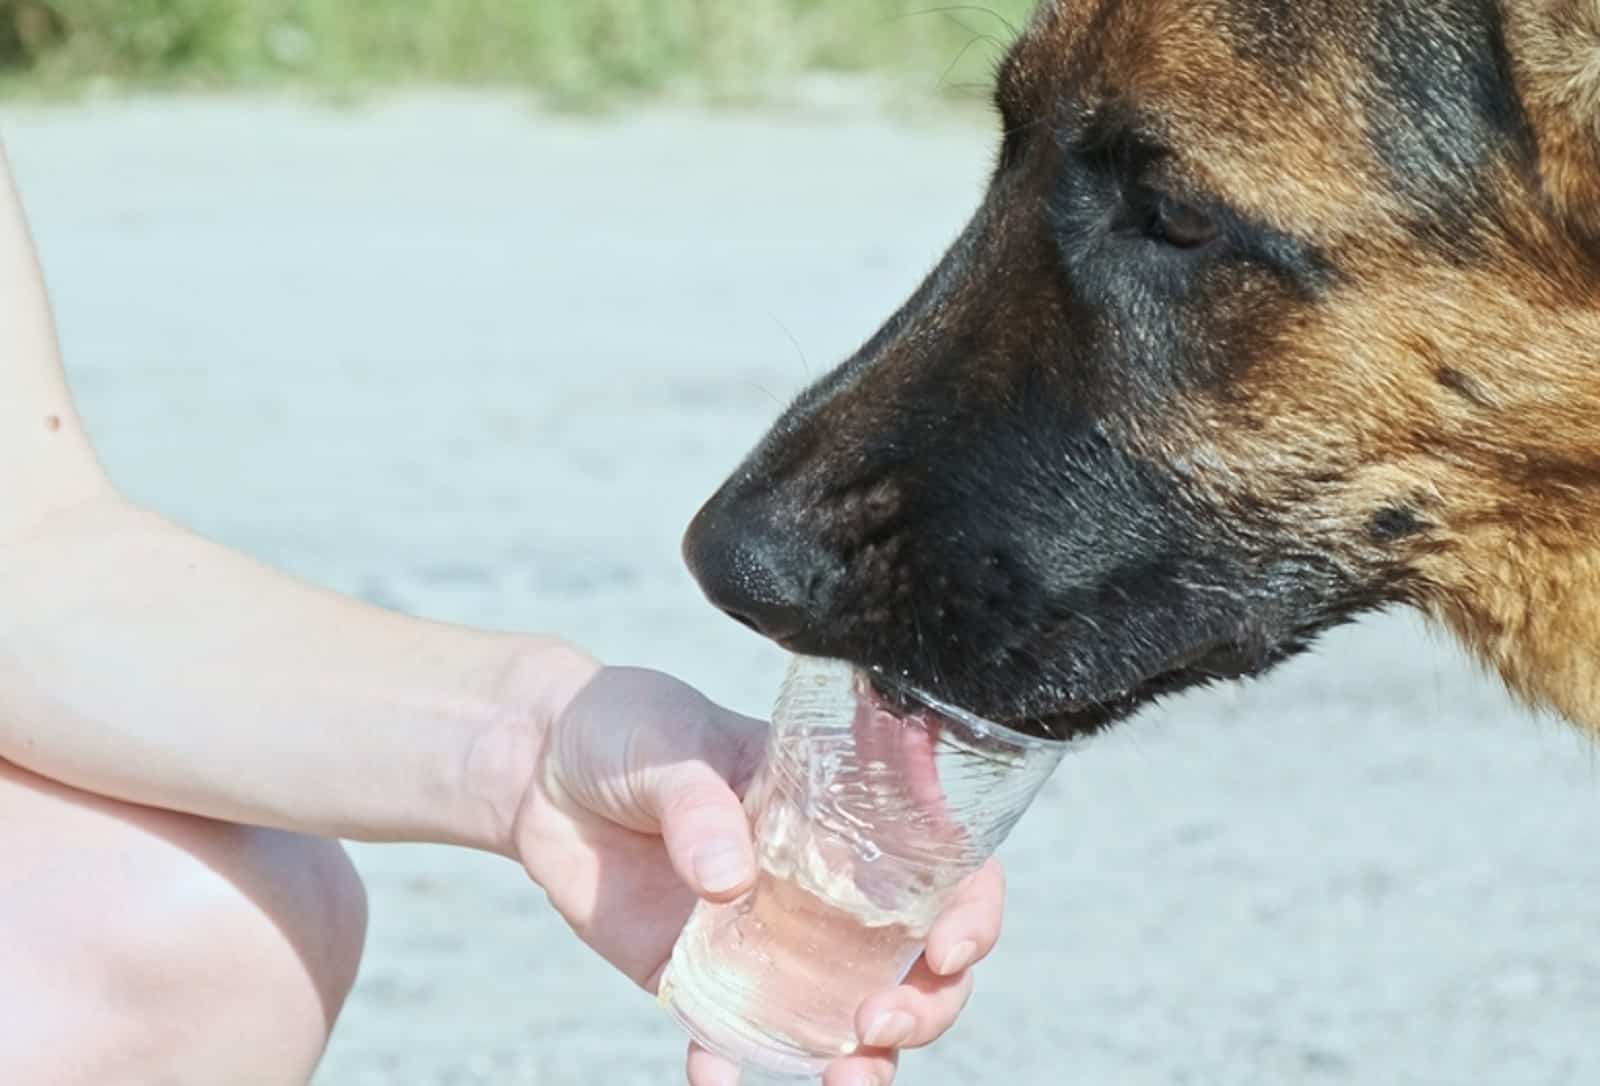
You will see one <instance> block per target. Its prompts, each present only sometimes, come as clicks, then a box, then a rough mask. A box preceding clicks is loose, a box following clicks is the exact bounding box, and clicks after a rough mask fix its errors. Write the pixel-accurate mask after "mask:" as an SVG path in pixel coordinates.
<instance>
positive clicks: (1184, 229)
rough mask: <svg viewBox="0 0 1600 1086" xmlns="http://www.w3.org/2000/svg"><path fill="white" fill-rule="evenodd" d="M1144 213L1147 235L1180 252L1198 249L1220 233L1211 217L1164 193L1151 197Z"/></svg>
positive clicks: (1154, 194) (1151, 195)
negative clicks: (1181, 250)
mask: <svg viewBox="0 0 1600 1086" xmlns="http://www.w3.org/2000/svg"><path fill="white" fill-rule="evenodd" d="M1144 210H1145V222H1144V232H1145V233H1146V234H1148V235H1149V236H1150V237H1152V238H1154V239H1156V240H1157V241H1164V242H1166V243H1167V244H1168V245H1171V246H1173V247H1174V248H1177V249H1198V248H1200V247H1201V246H1203V245H1207V244H1209V243H1211V242H1213V241H1215V240H1217V236H1218V235H1219V234H1220V233H1221V230H1220V229H1219V228H1218V226H1217V222H1216V220H1215V219H1213V218H1212V217H1211V216H1210V215H1207V214H1206V213H1205V212H1203V211H1201V210H1200V209H1199V208H1196V207H1193V206H1192V205H1189V204H1186V203H1183V202H1182V201H1181V200H1175V199H1173V198H1172V197H1171V196H1168V195H1166V194H1165V193H1160V192H1155V193H1150V194H1148V202H1147V203H1146V206H1145V209H1144Z"/></svg>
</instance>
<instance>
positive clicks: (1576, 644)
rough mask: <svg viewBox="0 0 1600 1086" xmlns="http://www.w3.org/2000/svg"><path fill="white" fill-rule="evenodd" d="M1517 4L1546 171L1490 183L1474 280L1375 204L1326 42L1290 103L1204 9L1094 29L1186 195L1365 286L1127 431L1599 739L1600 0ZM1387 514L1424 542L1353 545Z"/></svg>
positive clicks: (1345, 69)
mask: <svg viewBox="0 0 1600 1086" xmlns="http://www.w3.org/2000/svg"><path fill="white" fill-rule="evenodd" d="M1508 9H1509V10H1508V12H1507V15H1508V23H1507V31H1508V35H1509V41H1508V46H1509V48H1510V51H1511V54H1512V57H1513V62H1514V66H1515V69H1516V74H1517V78H1518V80H1519V83H1520V93H1521V96H1522V98H1523V105H1524V107H1525V109H1526V111H1527V113H1528V117H1529V123H1530V125H1531V126H1532V128H1533V131H1534V133H1535V136H1536V139H1537V143H1538V147H1539V153H1540V177H1539V178H1536V179H1532V180H1531V181H1530V179H1528V178H1525V177H1519V176H1515V175H1511V174H1508V175H1507V176H1506V177H1504V178H1502V179H1501V181H1500V185H1501V187H1502V188H1503V189H1504V191H1505V192H1506V193H1507V194H1508V195H1509V196H1510V197H1511V201H1510V202H1511V203H1512V205H1513V207H1516V208H1520V217H1519V216H1513V218H1512V221H1510V222H1509V223H1507V224H1506V230H1505V233H1504V236H1502V237H1499V238H1497V239H1496V243H1495V245H1494V248H1493V249H1492V251H1490V252H1489V253H1487V254H1485V255H1484V257H1483V258H1482V259H1480V260H1476V261H1474V262H1472V263H1471V265H1470V266H1452V265H1450V264H1448V263H1446V262H1443V261H1437V260H1430V259H1429V258H1427V257H1424V256H1422V255H1421V254H1419V253H1418V252H1417V251H1416V250H1415V247H1414V245H1412V244H1411V243H1409V242H1408V240H1407V236H1406V234H1405V232H1404V231H1403V229H1402V228H1401V227H1400V225H1399V222H1398V219H1397V216H1396V215H1395V209H1394V208H1393V207H1391V206H1388V205H1387V204H1386V203H1385V202H1384V201H1385V197H1384V195H1383V192H1384V187H1383V185H1382V184H1381V183H1379V182H1378V181H1377V180H1376V178H1377V177H1378V171H1379V166H1378V164H1377V163H1376V162H1375V161H1374V160H1373V158H1372V153H1371V151H1370V149H1369V147H1368V145H1367V144H1366V143H1365V142H1364V141H1363V140H1362V137H1361V131H1360V119H1359V118H1354V117H1352V116H1351V115H1350V109H1351V105H1350V102H1351V97H1350V95H1348V94H1347V93H1345V92H1346V89H1347V88H1348V86H1349V85H1350V83H1351V81H1352V80H1354V79H1356V78H1358V76H1357V74H1356V72H1357V71H1358V68H1359V65H1358V64H1356V63H1355V62H1353V61H1352V62H1349V63H1346V61H1345V59H1344V57H1343V54H1342V53H1341V51H1340V48H1338V47H1337V44H1335V47H1333V48H1330V49H1329V50H1328V51H1327V52H1326V53H1325V54H1324V55H1321V56H1319V57H1317V58H1315V61H1314V62H1311V63H1309V64H1308V68H1309V69H1310V70H1309V71H1308V72H1307V73H1306V78H1305V80H1304V83H1303V85H1302V86H1301V87H1300V88H1298V91H1297V94H1296V95H1295V96H1294V97H1293V98H1292V100H1290V99H1286V97H1285V96H1284V95H1283V94H1282V93H1281V88H1280V87H1279V86H1278V85H1277V83H1276V82H1275V77H1274V74H1273V73H1271V72H1257V71H1252V70H1251V69H1250V68H1249V66H1247V65H1245V64H1242V63H1241V62H1240V61H1239V60H1238V58H1236V57H1233V56H1231V55H1230V54H1229V51H1228V49H1227V39H1226V32H1225V29H1224V28H1221V27H1219V26H1218V25H1217V24H1216V22H1215V20H1216V17H1217V11H1216V9H1215V8H1213V7H1211V6H1209V5H1207V4H1204V3H1198V4H1191V5H1171V6H1168V5H1159V4H1152V5H1148V6H1135V7H1133V8H1131V9H1125V10H1132V11H1136V12H1138V13H1139V15H1140V16H1141V18H1142V19H1143V21H1142V22H1141V23H1134V22H1124V23H1121V24H1114V25H1111V26H1108V27H1104V28H1102V29H1104V31H1105V33H1106V34H1107V35H1108V40H1107V41H1106V42H1105V43H1104V44H1102V46H1101V48H1102V50H1103V51H1105V52H1106V53H1108V54H1109V57H1108V59H1106V60H1105V61H1103V62H1102V64H1101V69H1102V70H1103V71H1104V72H1106V73H1109V76H1108V82H1107V85H1105V86H1103V87H1101V88H1099V91H1100V93H1101V94H1102V95H1104V96H1118V97H1120V98H1121V99H1123V100H1129V101H1134V102H1142V103H1149V104H1151V105H1153V106H1154V107H1156V109H1154V110H1153V111H1152V112H1158V113H1159V115H1160V116H1161V117H1162V118H1164V119H1165V121H1166V122H1167V123H1168V124H1169V125H1170V131H1169V132H1167V133H1166V135H1167V137H1168V139H1169V140H1170V141H1171V142H1173V143H1174V144H1175V145H1176V146H1179V147H1181V148H1184V149H1185V150H1186V152H1187V153H1186V155H1185V156H1184V158H1185V162H1186V165H1187V168H1188V169H1189V170H1191V171H1192V173H1193V175H1194V180H1195V181H1196V183H1197V184H1200V185H1202V186H1204V187H1206V188H1209V189H1210V190H1212V191H1217V192H1221V193H1224V194H1226V195H1227V197H1228V198H1229V200H1230V201H1231V202H1232V203H1233V204H1234V205H1236V206H1239V207H1242V208H1245V209H1248V210H1249V211H1250V212H1252V213H1253V214H1255V215H1256V216H1257V217H1258V218H1259V219H1261V220H1262V221H1265V222H1269V223H1281V224H1284V225H1285V226H1292V227H1294V228H1295V229H1297V230H1298V231H1299V232H1300V233H1301V234H1302V235H1308V234H1309V235H1311V236H1314V237H1316V238H1317V239H1318V240H1319V241H1320V242H1322V243H1323V244H1325V245H1327V246H1329V247H1330V248H1334V249H1337V250H1338V251H1340V252H1341V253H1342V254H1343V255H1344V256H1345V257H1346V258H1347V260H1348V262H1349V264H1350V265H1351V266H1353V267H1359V268H1361V269H1363V270H1364V274H1363V275H1362V277H1361V278H1360V280H1359V281H1357V282H1355V283H1352V284H1351V285H1350V286H1349V287H1348V288H1347V289H1346V290H1345V291H1344V293H1343V294H1342V296H1340V297H1338V298H1336V299H1335V301H1334V302H1333V303H1332V304H1330V305H1328V306H1326V307H1324V308H1322V309H1321V310H1319V312H1318V313H1317V314H1316V315H1315V317H1313V318H1311V319H1309V320H1308V321H1307V322H1306V323H1304V324H1303V325H1301V326H1298V327H1296V328H1294V329H1293V331H1292V335H1291V336H1289V337H1287V338H1286V339H1285V341H1284V342H1283V343H1282V344H1280V349H1279V351H1278V352H1277V353H1276V355H1275V361H1274V363H1273V364H1272V365H1270V366H1269V367H1268V368H1266V369H1265V370H1263V371H1261V372H1258V373H1255V374H1253V375H1252V377H1251V379H1250V381H1249V383H1248V385H1247V387H1246V388H1245V389H1244V390H1243V392H1242V393H1239V392H1237V390H1236V391H1235V392H1234V394H1233V395H1232V396H1230V399H1229V402H1227V403H1222V402H1207V401H1205V400H1203V399H1197V400H1195V401H1194V402H1191V403H1189V404H1188V405H1187V408H1186V410H1185V411H1184V412H1183V414H1182V417H1178V418H1169V419H1163V420H1160V421H1159V422H1154V423H1151V422H1146V421H1144V420H1135V421H1134V422H1133V423H1131V426H1132V427H1134V428H1135V429H1136V430H1137V429H1138V428H1140V427H1159V432H1148V431H1145V432H1141V433H1140V434H1139V435H1138V438H1139V440H1140V441H1141V443H1142V444H1143V445H1144V446H1145V448H1146V450H1147V451H1148V452H1149V453H1150V454H1151V455H1154V456H1159V457H1160V458H1161V459H1162V460H1163V461H1164V462H1167V463H1171V464H1178V465H1186V466H1187V470H1188V472H1189V478H1190V480H1191V481H1192V483H1193V485H1195V486H1196V487H1198V488H1201V489H1203V490H1206V491H1208V492H1209V493H1210V495H1211V496H1212V497H1213V498H1214V499H1215V500H1216V501H1217V502H1219V503H1220V504H1224V505H1226V504H1227V503H1228V502H1229V501H1230V500H1236V499H1238V498H1240V497H1241V496H1244V495H1248V496H1250V497H1251V498H1253V499H1257V500H1259V499H1261V498H1263V497H1265V498H1267V499H1272V498H1275V497H1284V498H1285V504H1286V505H1288V504H1293V505H1294V507H1295V508H1297V509H1299V510H1300V511H1301V515H1302V516H1303V517H1304V518H1305V519H1304V522H1303V523H1301V524H1299V525H1297V530H1299V531H1301V532H1302V533H1303V534H1304V537H1305V539H1306V541H1307V544H1308V545H1309V546H1314V547H1317V548H1321V549H1323V550H1324V551H1328V552H1332V553H1338V554H1341V555H1344V556H1346V559H1347V560H1348V561H1350V562H1352V563H1355V564H1358V565H1360V566H1362V568H1364V569H1368V570H1369V571H1371V572H1373V573H1374V575H1376V574H1377V573H1378V572H1381V571H1382V570H1383V569H1384V568H1385V567H1386V566H1388V565H1398V566H1401V567H1403V568H1404V570H1405V576H1406V578H1407V580H1408V583H1409V584H1410V585H1411V587H1410V588H1409V589H1408V595H1409V596H1410V597H1411V600H1412V602H1413V603H1415V604H1416V605H1418V606H1419V607H1421V608H1422V609H1423V610H1424V611H1426V612H1427V613H1429V614H1431V615H1432V616H1434V617H1435V618H1437V619H1438V620H1440V621H1441V622H1443V623H1444V624H1446V625H1447V626H1448V627H1449V628H1450V629H1451V630H1452V631H1453V632H1454V633H1455V634H1456V635H1457V636H1458V637H1459V638H1460V639H1461V640H1462V641H1463V642H1464V643H1465V644H1466V645H1467V646H1468V647H1469V648H1470V649H1471V650H1472V651H1473V652H1475V653H1476V654H1477V655H1478V656H1480V657H1481V658H1482V659H1483V660H1485V661H1486V662H1487V663H1488V664H1489V665H1491V666H1492V667H1493V668H1494V669H1495V670H1496V671H1497V672H1498V673H1499V674H1500V675H1501V676H1502V677H1503V678H1504V679H1505V681H1506V683H1507V684H1508V685H1509V686H1510V688H1511V689H1512V690H1514V691H1515V692H1516V693H1517V694H1518V695H1519V696H1521V697H1522V698H1523V699H1524V700H1526V701H1527V702H1528V703H1530V704H1532V705H1535V706H1538V707H1541V708H1550V709H1554V710H1556V711H1558V712H1560V713H1561V714H1563V715H1565V716H1566V717H1568V718H1569V719H1571V720H1573V721H1574V722H1576V723H1578V724H1580V725H1582V726H1584V727H1586V728H1588V729H1591V730H1593V731H1594V732H1595V733H1596V734H1600V277H1597V272H1596V268H1595V264H1594V254H1593V250H1592V249H1591V248H1589V247H1590V246H1592V245H1594V244H1595V243H1596V242H1595V239H1597V238H1600V0H1512V2H1511V3H1509V4H1508ZM1087 15H1088V12H1087V11H1086V10H1079V11H1078V12H1077V14H1076V15H1075V17H1074V18H1073V20H1071V22H1072V25H1074V26H1076V27H1080V28H1081V26H1082V25H1083V22H1082V21H1081V20H1082V19H1083V18H1087ZM1057 17H1058V18H1061V17H1060V16H1059V15H1058V16H1057ZM1068 38H1070V34H1068V32H1067V31H1066V30H1064V29H1060V30H1057V31H1056V35H1055V39H1054V40H1055V47H1056V48H1058V49H1060V48H1064V45H1063V44H1062V43H1063V42H1064V41H1066V40H1068ZM1040 40H1042V41H1049V40H1051V39H1050V37H1049V36H1048V35H1041V36H1040ZM1174 43H1182V44H1181V45H1177V44H1174ZM1028 63H1029V64H1030V66H1031V67H1033V68H1034V69H1035V70H1039V69H1043V68H1044V67H1045V62H1044V61H1043V60H1042V59H1038V58H1033V59H1031V60H1029V61H1028ZM1195 72H1202V73H1204V76H1205V77H1204V78H1203V79H1199V80H1196V79H1194V78H1192V75H1193V73H1195ZM1219 85H1221V86H1224V87H1226V97H1227V99H1228V103H1229V108H1228V109H1226V110H1219V109H1218V108H1217V103H1216V99H1217V97H1218V91H1217V88H1218V86H1219ZM1197 89H1203V91H1204V93H1203V94H1198V93H1197ZM1541 186H1542V187H1541ZM1552 212H1553V214H1552ZM1452 386H1454V387H1452ZM1311 478H1315V479H1317V480H1319V481H1318V482H1317V483H1316V484H1315V485H1314V486H1312V484H1308V482H1307V480H1308V479H1311ZM1308 486H1310V487H1311V489H1313V490H1315V491H1316V493H1317V494H1318V495H1319V498H1318V499H1317V500H1316V502H1315V504H1314V508H1313V509H1312V511H1311V512H1310V513H1309V514H1307V512H1306V508H1307V503H1306V501H1305V500H1303V498H1293V496H1294V495H1297V494H1304V493H1305V492H1306V490H1307V488H1308ZM1396 500H1401V501H1405V502H1407V503H1409V504H1410V505H1412V506H1414V507H1415V508H1416V509H1417V510H1418V511H1419V512H1420V513H1421V514H1422V515H1423V516H1424V517H1425V518H1426V519H1427V520H1428V522H1429V527H1430V530H1429V531H1428V532H1427V533H1426V534H1425V535H1422V536H1420V537H1419V538H1418V539H1417V540H1416V541H1415V542H1414V543H1411V544H1408V545H1406V546H1403V547H1402V548H1401V551H1400V553H1399V555H1398V556H1396V554H1395V553H1394V551H1393V550H1392V549H1391V548H1378V547H1377V546H1376V545H1374V544H1373V543H1371V542H1370V541H1369V539H1368V538H1367V531H1368V523H1369V519H1370V517H1371V514H1372V511H1373V510H1374V509H1376V508H1381V507H1382V506H1383V504H1384V503H1385V502H1386V501H1396Z"/></svg>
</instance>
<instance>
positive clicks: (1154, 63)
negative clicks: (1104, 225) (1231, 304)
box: [1000, 0, 1531, 229]
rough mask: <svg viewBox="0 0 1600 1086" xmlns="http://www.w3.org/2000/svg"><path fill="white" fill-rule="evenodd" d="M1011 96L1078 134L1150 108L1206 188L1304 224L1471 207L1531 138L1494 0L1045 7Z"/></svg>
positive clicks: (1018, 54) (1004, 92)
mask: <svg viewBox="0 0 1600 1086" xmlns="http://www.w3.org/2000/svg"><path fill="white" fill-rule="evenodd" d="M1000 93H1001V97H1002V100H1004V101H1006V102H1008V103H1009V104H1010V105H1011V106H1012V107H1015V108H1014V112H1020V113H1023V114H1025V115H1027V116H1028V117H1030V118H1031V119H1034V120H1048V123H1052V124H1055V125H1058V126H1066V127H1069V128H1070V127H1071V126H1072V125H1074V124H1078V123H1083V122H1085V121H1086V120H1087V119H1089V118H1091V117H1092V116H1094V115H1095V114H1096V112H1097V111H1101V110H1104V109H1107V108H1113V109H1115V110H1116V111H1117V112H1119V113H1121V114H1123V115H1126V116H1136V117H1138V118H1139V119H1140V120H1141V122H1142V123H1143V124H1145V125H1146V126H1148V127H1150V128H1151V129H1153V130H1154V134H1155V135H1156V136H1157V137H1159V139H1160V140H1161V142H1163V143H1165V144H1166V145H1167V146H1169V147H1171V148H1172V149H1173V150H1174V151H1175V152H1176V157H1177V159H1178V160H1179V162H1181V163H1182V164H1184V165H1186V166H1187V167H1188V168H1189V169H1190V170H1191V171H1192V172H1193V174H1194V175H1195V179H1196V181H1197V183H1199V184H1201V185H1203V186H1204V187H1207V188H1211V189H1215V190H1218V191H1220V192H1222V193H1224V194H1226V195H1227V196H1228V197H1230V198H1232V199H1234V200H1237V201H1239V202H1240V203H1242V204H1245V205H1247V206H1249V207H1250V208H1251V210H1253V211H1256V212H1258V213H1260V214H1261V215H1262V217H1263V218H1265V219H1267V220H1269V221H1277V222H1287V221H1290V220H1293V221H1297V222H1299V223H1301V224H1302V225H1303V224H1304V223H1306V222H1307V221H1320V222H1326V223H1332V222H1334V221H1336V220H1340V221H1342V222H1343V223H1344V225H1345V227H1346V228H1349V229H1360V228H1361V222H1362V220H1363V219H1364V218H1370V217H1372V216H1376V215H1380V214H1388V213H1392V212H1393V211H1394V209H1395V208H1396V207H1397V206H1399V205H1401V204H1405V203H1410V204H1413V205H1426V204H1429V203H1434V204H1438V203H1449V202H1451V201H1459V200H1460V199H1461V198H1462V196H1463V193H1465V192H1466V191H1467V190H1468V189H1471V188H1474V187H1476V186H1480V185H1481V184H1483V183H1484V177H1485V176H1486V174H1487V173H1490V172H1492V171H1493V170H1494V169H1495V168H1496V167H1497V166H1498V165H1499V164H1500V163H1501V162H1503V161H1504V160H1506V159H1508V158H1510V157H1512V156H1514V155H1516V154H1520V153H1524V152H1526V150H1527V149H1528V147H1529V146H1530V145H1531V144H1530V140H1529V137H1528V135H1527V132H1526V131H1525V121H1524V119H1523V118H1522V117H1521V115H1520V112H1519V109H1518V107H1517V104H1516V93H1515V89H1514V86H1513V80H1512V76H1511V64H1510V61H1509V58H1508V56H1507V53H1506V45H1505V41H1504V35H1503V28H1502V26H1501V24H1500V15H1499V7H1498V4H1497V2H1496V0H1047V2H1046V3H1044V4H1042V5H1041V7H1040V8H1039V10H1038V13H1037V15H1036V17H1035V19H1034V21H1033V23H1032V24H1031V25H1030V27H1029V29H1028V30H1027V32H1026V33H1025V34H1024V35H1023V37H1022V38H1021V40H1020V41H1019V42H1018V43H1017V46H1016V47H1015V48H1014V50H1013V51H1012V53H1011V55H1010V57H1009V58H1008V59H1007V61H1006V63H1005V64H1004V66H1003V67H1002V70H1001V91H1000ZM1363 212H1365V215H1364V214H1363Z"/></svg>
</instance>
